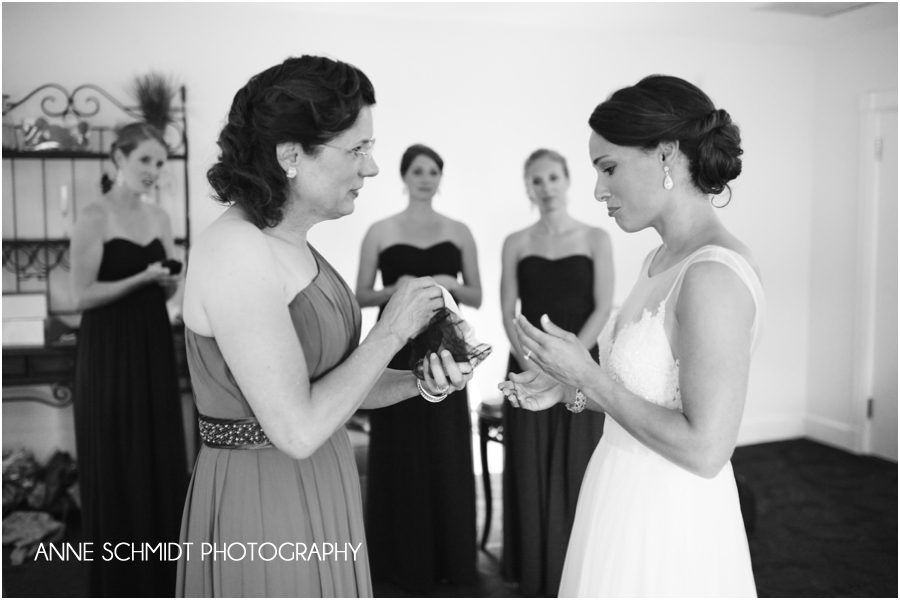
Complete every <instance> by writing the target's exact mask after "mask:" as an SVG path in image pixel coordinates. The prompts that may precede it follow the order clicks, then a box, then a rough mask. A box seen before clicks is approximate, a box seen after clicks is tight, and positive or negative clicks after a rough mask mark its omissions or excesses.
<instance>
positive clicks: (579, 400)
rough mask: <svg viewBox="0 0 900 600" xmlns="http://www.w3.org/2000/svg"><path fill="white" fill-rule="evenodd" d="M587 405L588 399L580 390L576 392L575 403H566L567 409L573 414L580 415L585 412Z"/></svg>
mask: <svg viewBox="0 0 900 600" xmlns="http://www.w3.org/2000/svg"><path fill="white" fill-rule="evenodd" d="M586 405H587V398H586V397H585V395H584V392H582V391H581V390H579V389H576V390H575V401H574V402H566V408H567V409H568V410H570V411H571V412H573V413H580V412H581V411H583V410H584V407H585V406H586Z"/></svg>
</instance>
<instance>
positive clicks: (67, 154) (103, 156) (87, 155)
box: [3, 148, 187, 161]
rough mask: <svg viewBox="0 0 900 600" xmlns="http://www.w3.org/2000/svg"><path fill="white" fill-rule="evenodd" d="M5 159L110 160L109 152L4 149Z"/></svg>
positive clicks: (177, 156) (180, 156)
mask: <svg viewBox="0 0 900 600" xmlns="http://www.w3.org/2000/svg"><path fill="white" fill-rule="evenodd" d="M3 158H23V159H32V160H94V161H95V160H109V153H108V152H84V151H79V150H42V151H34V150H15V149H12V148H4V149H3ZM186 159H187V156H185V155H184V154H170V155H169V160H186Z"/></svg>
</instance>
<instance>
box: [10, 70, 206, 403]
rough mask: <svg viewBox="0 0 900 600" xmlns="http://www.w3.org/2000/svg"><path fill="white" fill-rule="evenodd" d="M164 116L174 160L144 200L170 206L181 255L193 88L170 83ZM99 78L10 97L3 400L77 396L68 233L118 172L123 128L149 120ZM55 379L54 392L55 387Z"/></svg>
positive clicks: (183, 380)
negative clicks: (105, 179)
mask: <svg viewBox="0 0 900 600" xmlns="http://www.w3.org/2000/svg"><path fill="white" fill-rule="evenodd" d="M171 91H172V98H171V103H170V104H169V106H167V107H166V109H167V113H166V114H167V118H166V119H164V121H165V123H166V124H165V126H164V127H163V132H164V137H165V139H166V142H167V144H168V146H169V160H168V162H167V163H166V166H165V170H164V172H163V175H162V176H161V178H160V180H159V182H158V184H157V186H156V188H155V190H154V191H153V193H151V194H149V195H148V197H147V198H146V201H147V202H153V203H156V204H158V205H159V206H161V207H162V208H163V209H165V210H166V211H167V212H168V214H169V217H170V219H171V222H172V229H173V232H174V235H175V244H176V256H174V257H173V258H176V259H178V260H180V261H182V262H185V259H186V257H187V253H188V250H189V248H190V213H189V194H188V138H187V115H186V99H187V96H186V90H185V88H184V86H180V87H175V86H172V87H171ZM146 112H147V109H146V107H145V106H141V105H140V103H138V104H135V105H128V104H125V103H123V102H121V101H120V100H119V99H118V98H116V97H115V96H113V95H112V94H110V93H109V92H107V91H106V90H105V89H103V88H101V87H99V86H96V85H93V84H84V85H80V86H78V87H76V88H74V89H73V90H71V91H69V90H68V89H66V88H65V87H63V86H62V85H59V84H55V83H48V84H44V85H41V86H39V87H37V88H35V89H33V90H32V91H31V92H29V93H28V94H25V95H24V96H23V97H22V98H21V99H19V100H13V99H11V98H10V97H9V96H8V95H6V94H4V95H3V309H4V310H3V401H4V402H11V401H21V400H29V401H34V400H36V401H40V402H43V403H45V404H49V405H51V406H58V407H65V406H68V405H69V404H71V402H72V385H73V382H74V366H75V344H76V340H77V332H78V325H79V322H80V313H79V312H78V311H77V310H76V308H75V302H74V300H73V298H72V295H71V291H70V286H69V270H70V265H69V237H70V234H71V230H72V227H73V224H74V222H75V220H76V218H77V216H78V211H79V210H80V209H81V208H82V207H83V206H85V205H86V204H88V202H90V201H91V200H93V199H95V198H97V197H99V195H100V194H101V190H100V179H101V176H102V175H103V174H104V173H107V174H109V175H110V176H111V177H112V176H114V174H115V172H114V168H113V163H112V160H111V159H110V156H109V151H110V145H111V144H112V141H113V139H114V137H115V131H116V129H117V128H118V127H121V126H123V125H126V124H128V123H131V122H134V121H142V120H146V119H145V114H146ZM168 307H169V313H170V316H171V321H172V326H173V333H174V337H175V347H176V359H177V363H178V374H179V383H180V386H181V390H182V392H183V393H189V392H190V377H189V376H188V373H187V365H186V361H185V357H184V341H183V338H184V326H183V322H182V321H181V314H180V291H179V293H178V294H176V296H175V297H174V298H173V299H172V300H171V301H170V302H169V306H168ZM46 386H49V391H48V390H47V387H46Z"/></svg>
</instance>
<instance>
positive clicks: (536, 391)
mask: <svg viewBox="0 0 900 600" xmlns="http://www.w3.org/2000/svg"><path fill="white" fill-rule="evenodd" d="M497 387H498V388H500V391H501V392H503V395H504V396H505V397H506V399H507V400H509V403H510V404H512V405H513V406H514V407H516V408H524V409H526V410H531V411H538V410H546V409H548V408H550V407H552V406H553V405H555V404H557V403H559V402H562V401H563V399H564V398H565V389H566V386H564V385H562V384H561V383H559V382H558V381H556V380H555V379H553V378H552V377H550V376H549V375H547V374H546V373H545V372H544V371H541V370H540V369H536V368H535V369H531V370H529V371H524V372H522V373H510V374H509V379H508V380H506V381H503V382H501V383H500V384H499V385H498V386H497Z"/></svg>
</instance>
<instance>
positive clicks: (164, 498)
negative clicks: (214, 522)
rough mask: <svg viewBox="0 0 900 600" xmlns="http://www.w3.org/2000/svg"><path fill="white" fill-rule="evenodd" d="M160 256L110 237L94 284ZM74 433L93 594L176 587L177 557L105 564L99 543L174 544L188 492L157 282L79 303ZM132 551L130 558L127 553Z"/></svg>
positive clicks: (158, 246)
mask: <svg viewBox="0 0 900 600" xmlns="http://www.w3.org/2000/svg"><path fill="white" fill-rule="evenodd" d="M165 258H166V252H165V248H164V247H163V245H162V243H161V242H160V240H159V239H155V240H153V241H152V242H150V243H149V244H148V245H146V246H141V245H139V244H136V243H134V242H131V241H129V240H125V239H120V238H114V239H112V240H109V241H107V242H106V243H105V244H104V245H103V258H102V261H101V263H100V270H99V273H98V276H97V279H98V281H117V280H119V279H123V278H125V277H129V276H131V275H134V274H135V273H138V272H140V271H143V270H144V269H145V268H147V265H148V264H150V263H152V262H156V261H159V260H163V259H165ZM75 433H76V444H77V450H78V469H79V486H80V490H81V499H82V503H81V514H82V525H83V530H84V538H85V541H88V542H93V543H94V546H93V547H94V557H95V559H96V560H94V561H93V562H91V563H90V564H91V576H90V594H91V595H92V596H107V597H117V596H162V597H171V596H172V594H173V593H174V592H175V566H176V565H175V563H174V562H167V561H155V560H147V561H140V560H135V561H116V560H111V561H108V562H107V561H103V560H101V558H102V557H103V556H104V553H103V544H104V543H107V542H108V543H110V544H116V543H119V542H128V543H132V544H143V543H149V544H158V543H160V542H177V541H178V534H179V527H180V525H181V513H182V510H183V508H184V498H185V492H186V490H187V481H188V476H187V458H186V453H185V447H184V429H183V426H182V413H181V400H180V396H179V391H178V380H177V376H176V369H175V355H174V346H173V342H172V327H171V325H170V323H169V315H168V313H167V312H166V299H165V293H164V291H163V289H162V288H161V287H160V286H159V285H156V284H149V285H145V286H143V287H141V288H139V289H137V290H135V291H133V292H131V293H130V294H128V295H127V296H124V297H122V298H120V299H119V300H116V301H115V302H112V303H110V304H107V305H105V306H101V307H98V308H94V309H90V310H86V311H85V312H84V314H83V315H82V319H81V326H80V327H79V330H78V347H77V358H76V373H75ZM129 556H130V555H129Z"/></svg>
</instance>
